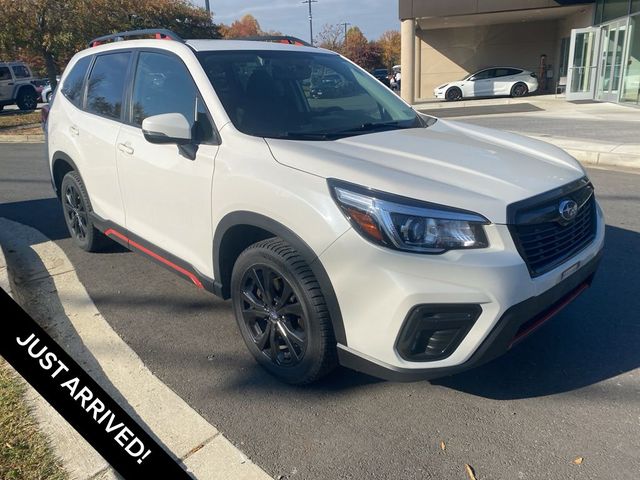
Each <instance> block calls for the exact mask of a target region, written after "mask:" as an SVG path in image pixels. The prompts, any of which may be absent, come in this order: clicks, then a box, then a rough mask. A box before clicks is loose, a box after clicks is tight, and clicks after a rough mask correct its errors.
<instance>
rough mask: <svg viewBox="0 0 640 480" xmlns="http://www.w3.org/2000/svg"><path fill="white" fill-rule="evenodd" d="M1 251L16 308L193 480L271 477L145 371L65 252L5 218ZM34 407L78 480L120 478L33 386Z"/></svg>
mask: <svg viewBox="0 0 640 480" xmlns="http://www.w3.org/2000/svg"><path fill="white" fill-rule="evenodd" d="M0 246H1V247H2V248H0V286H1V287H2V288H5V285H7V284H11V285H12V286H13V288H12V290H13V294H14V298H15V299H16V301H18V303H19V304H20V305H22V306H23V308H25V310H27V312H28V313H29V314H30V315H31V316H32V317H33V318H34V319H35V320H36V321H37V322H38V323H39V324H40V325H41V326H43V328H45V329H46V330H47V331H48V332H49V334H50V335H51V336H52V337H53V338H54V339H55V340H56V341H57V342H58V343H59V344H60V345H61V346H62V347H63V348H64V349H65V350H66V351H67V353H69V354H70V355H71V356H72V357H73V358H74V359H75V360H76V361H77V362H78V363H79V364H80V365H81V366H82V367H83V368H84V369H85V370H86V371H87V373H89V374H90V375H91V376H92V377H93V379H94V380H95V381H96V382H98V383H99V384H100V386H102V387H103V388H104V389H105V390H106V391H107V392H108V393H109V394H110V395H111V396H112V397H113V398H115V399H116V400H117V401H118V403H120V405H121V406H122V407H123V408H124V409H125V410H126V411H127V412H128V413H129V414H130V415H131V416H132V417H134V418H137V419H138V422H139V424H140V425H141V426H142V427H143V428H145V430H147V432H148V433H149V434H150V435H151V436H152V437H154V438H156V439H157V440H158V442H159V443H160V444H162V445H164V447H165V449H166V450H167V451H168V452H169V453H170V454H171V455H172V456H173V457H174V458H176V459H178V461H179V462H180V463H181V464H182V466H183V468H186V470H187V472H188V473H189V474H191V475H192V476H193V477H194V478H199V479H228V478H234V479H240V480H268V479H270V478H271V477H269V476H268V475H267V474H266V473H265V472H264V471H263V470H262V469H260V467H258V466H257V465H255V464H254V463H252V462H251V460H249V459H248V458H247V457H246V456H245V455H244V454H243V453H242V452H241V451H240V450H238V449H237V448H236V447H235V446H234V445H233V444H231V442H229V441H228V440H227V439H226V438H225V437H224V435H223V434H222V433H221V432H220V431H219V430H218V429H216V428H215V427H214V426H213V425H211V424H210V423H209V422H207V421H206V420H205V419H204V418H203V417H201V416H200V415H199V414H198V413H197V412H196V411H195V410H193V409H192V408H191V407H190V406H189V405H188V404H187V403H186V402H185V401H184V400H182V399H181V398H180V397H179V396H178V395H177V394H175V393H174V392H173V390H171V389H170V388H169V387H168V386H167V385H166V384H164V383H163V382H162V381H160V379H158V378H157V377H156V376H155V375H154V374H153V373H152V372H151V371H150V370H149V369H148V368H147V367H146V366H145V365H144V364H143V362H142V360H141V359H140V357H138V356H137V354H136V353H135V352H134V351H133V350H132V349H131V348H130V347H129V346H128V345H127V344H126V343H125V342H124V341H123V340H122V339H121V338H120V337H119V336H118V334H117V333H116V332H115V331H114V330H113V329H112V328H111V326H110V325H109V324H108V323H107V321H106V320H105V319H104V318H103V317H102V315H101V313H100V312H99V311H98V310H97V308H96V307H95V305H94V304H93V301H92V300H91V298H90V297H89V295H88V293H87V292H86V290H85V289H84V286H83V285H82V284H81V283H80V281H79V280H78V278H77V276H76V273H75V269H74V267H73V265H72V264H71V262H70V261H69V259H68V258H67V257H66V255H65V254H64V252H63V251H62V250H61V249H60V247H58V246H57V245H56V244H55V243H54V242H52V241H50V240H49V239H48V238H47V237H45V236H44V235H43V234H42V233H40V232H39V231H37V230H35V229H33V228H31V227H28V226H25V225H22V224H20V223H16V222H13V221H10V220H7V219H5V218H0ZM3 249H4V250H5V251H6V252H7V253H6V258H5V256H4V255H3V254H2V250H3ZM27 401H29V402H30V403H31V405H32V406H33V411H34V413H35V415H36V417H37V419H38V423H39V426H40V428H41V430H42V431H43V432H44V433H45V434H46V435H47V436H48V437H49V439H50V440H51V444H52V446H53V449H54V452H55V454H56V456H57V457H58V458H60V459H61V460H62V462H63V464H64V466H65V468H66V469H67V471H68V472H69V474H70V476H71V478H74V479H79V480H89V479H91V480H94V479H119V478H120V477H119V475H118V474H117V473H116V472H115V471H114V470H113V469H112V468H111V467H110V466H109V464H108V463H107V462H106V461H105V460H104V459H103V458H102V457H101V456H100V455H99V454H98V453H97V452H96V451H95V450H94V449H93V447H91V445H89V444H88V443H87V442H86V441H85V440H84V439H83V438H82V437H81V436H80V435H79V434H78V433H77V432H76V431H75V430H74V429H73V428H72V427H71V425H69V424H68V423H67V422H66V421H65V420H64V419H63V418H62V417H61V416H60V415H59V414H58V413H57V412H56V411H55V410H54V409H53V408H52V407H51V406H50V405H49V404H48V403H47V402H46V401H45V400H44V399H43V398H42V397H41V396H40V395H39V394H38V393H37V392H35V390H33V389H32V388H31V387H29V391H28V394H27Z"/></svg>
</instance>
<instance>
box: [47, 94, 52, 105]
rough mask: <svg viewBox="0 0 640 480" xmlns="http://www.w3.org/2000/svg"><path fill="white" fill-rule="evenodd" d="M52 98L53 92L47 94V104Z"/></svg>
mask: <svg viewBox="0 0 640 480" xmlns="http://www.w3.org/2000/svg"><path fill="white" fill-rule="evenodd" d="M52 96H53V92H49V93H47V103H51V97H52Z"/></svg>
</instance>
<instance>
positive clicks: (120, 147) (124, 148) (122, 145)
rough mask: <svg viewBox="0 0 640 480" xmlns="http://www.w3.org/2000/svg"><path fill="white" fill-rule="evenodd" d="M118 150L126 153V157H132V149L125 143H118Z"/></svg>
mask: <svg viewBox="0 0 640 480" xmlns="http://www.w3.org/2000/svg"><path fill="white" fill-rule="evenodd" d="M118 150H120V151H121V152H122V153H126V154H127V155H133V152H134V150H133V148H132V147H131V146H129V145H127V144H126V143H119V144H118Z"/></svg>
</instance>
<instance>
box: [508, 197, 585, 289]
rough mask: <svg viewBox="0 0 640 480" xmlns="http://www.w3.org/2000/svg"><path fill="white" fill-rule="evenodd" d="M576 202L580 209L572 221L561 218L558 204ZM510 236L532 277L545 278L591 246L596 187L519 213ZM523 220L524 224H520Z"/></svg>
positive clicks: (529, 207)
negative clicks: (540, 276)
mask: <svg viewBox="0 0 640 480" xmlns="http://www.w3.org/2000/svg"><path fill="white" fill-rule="evenodd" d="M567 199H570V200H574V201H576V202H577V203H578V205H579V209H578V213H577V214H576V216H575V217H574V218H573V219H572V220H571V221H568V222H567V221H565V220H563V219H562V217H561V216H560V213H559V210H558V208H559V205H560V203H561V202H562V201H564V200H567ZM515 218H516V221H515V224H513V225H511V226H510V229H511V233H512V235H513V237H514V241H515V243H516V246H517V247H518V250H519V252H520V255H522V258H523V259H524V261H525V262H526V263H527V266H528V267H529V272H530V273H531V276H532V277H536V276H539V275H542V274H544V273H546V272H548V271H550V270H552V269H553V268H555V267H557V266H558V265H560V264H562V263H564V262H565V261H567V260H568V259H569V258H571V257H572V256H574V255H575V254H577V253H578V252H579V251H581V250H582V249H583V248H585V247H586V246H587V245H589V244H590V243H591V242H592V241H593V240H594V238H595V235H596V203H595V197H594V195H593V187H591V185H586V186H583V187H581V188H579V189H578V190H576V191H574V192H571V193H568V194H563V195H561V196H559V197H557V198H553V199H551V200H544V201H543V202H542V203H541V204H539V205H534V206H527V207H526V208H523V209H521V210H519V211H518V212H516V214H515ZM518 219H520V220H521V221H518Z"/></svg>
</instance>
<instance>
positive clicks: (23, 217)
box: [0, 197, 129, 253]
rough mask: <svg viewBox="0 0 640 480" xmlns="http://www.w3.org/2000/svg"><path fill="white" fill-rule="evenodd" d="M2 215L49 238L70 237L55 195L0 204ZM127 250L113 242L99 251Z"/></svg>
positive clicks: (0, 215)
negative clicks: (105, 248)
mask: <svg viewBox="0 0 640 480" xmlns="http://www.w3.org/2000/svg"><path fill="white" fill-rule="evenodd" d="M2 217H4V218H6V219H8V220H12V221H14V222H18V223H21V224H23V225H27V226H29V227H32V228H35V229H36V230H39V231H40V232H41V233H42V234H44V235H45V236H46V237H47V238H49V240H53V241H56V240H64V239H67V238H71V237H70V236H69V231H68V230H67V226H66V225H65V222H64V216H63V213H62V206H61V205H60V201H59V200H58V199H57V198H55V197H52V198H41V199H37V200H26V201H22V202H12V203H3V204H0V218H2ZM128 251H129V250H128V249H126V248H125V247H123V246H121V245H120V244H118V243H116V242H113V245H110V246H109V248H108V249H107V250H106V251H104V252H101V253H122V252H128Z"/></svg>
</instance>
